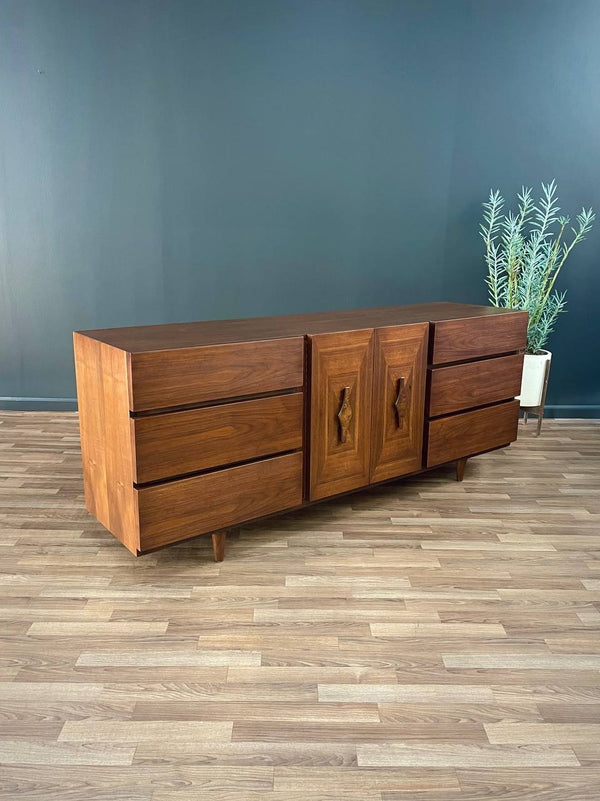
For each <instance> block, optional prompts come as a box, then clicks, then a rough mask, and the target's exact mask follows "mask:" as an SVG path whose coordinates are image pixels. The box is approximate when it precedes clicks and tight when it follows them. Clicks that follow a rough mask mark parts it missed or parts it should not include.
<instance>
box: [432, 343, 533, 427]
mask: <svg viewBox="0 0 600 801" xmlns="http://www.w3.org/2000/svg"><path fill="white" fill-rule="evenodd" d="M522 371H523V354H521V353H515V354H513V355H512V356H500V357H499V358H496V359H485V360H484V361H481V362H472V363H469V364H457V365H454V366H452V367H434V368H433V369H432V370H430V371H429V373H430V392H429V416H430V417H437V416H439V415H442V414H451V413H452V412H458V411H460V410H461V409H470V408H472V407H473V406H484V405H485V404H487V403H497V402H498V401H502V400H507V399H509V398H514V397H515V396H516V395H518V394H519V392H520V390H521V373H522Z"/></svg>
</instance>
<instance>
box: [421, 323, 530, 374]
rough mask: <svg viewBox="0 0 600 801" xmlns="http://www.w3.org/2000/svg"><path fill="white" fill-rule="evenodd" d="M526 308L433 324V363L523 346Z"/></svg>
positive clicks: (525, 334) (470, 357) (484, 354)
mask: <svg viewBox="0 0 600 801" xmlns="http://www.w3.org/2000/svg"><path fill="white" fill-rule="evenodd" d="M527 318H528V315H527V312H514V313H512V314H498V315H490V316H488V317H469V318H463V319H461V320H444V321H442V322H437V323H434V324H433V352H432V359H431V361H432V363H433V364H445V363H448V362H460V361H464V360H466V359H478V358H480V357H482V356H493V355H494V354H495V353H509V352H510V351H513V350H522V349H523V348H525V344H526V341H527Z"/></svg>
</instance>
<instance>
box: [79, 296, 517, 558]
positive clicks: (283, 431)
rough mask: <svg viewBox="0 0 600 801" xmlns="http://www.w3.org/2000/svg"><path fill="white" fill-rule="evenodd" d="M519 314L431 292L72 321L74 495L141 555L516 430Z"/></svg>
mask: <svg viewBox="0 0 600 801" xmlns="http://www.w3.org/2000/svg"><path fill="white" fill-rule="evenodd" d="M526 329H527V314H526V313H525V312H514V311H509V310H504V309H495V308H488V307H485V306H470V305H464V304H456V303H430V304H424V305H415V306H391V307H384V308H377V309H356V310H353V311H345V312H333V313H329V314H328V313H319V314H301V315H290V316H286V317H262V318H251V319H246V320H224V321H214V322H198V323H182V324H175V325H157V326H136V327H130V328H112V329H104V330H96V331H81V332H76V333H75V334H74V347H75V365H76V373H77V396H78V401H79V415H80V426H81V447H82V454H83V474H84V484H85V497H86V504H87V508H88V509H89V511H90V512H91V513H92V514H93V515H95V516H96V517H97V519H98V520H99V521H100V522H101V523H102V524H103V525H104V526H106V528H107V529H109V531H111V532H112V533H113V534H114V535H115V536H116V537H117V538H118V539H119V540H120V541H121V542H122V543H123V544H124V545H125V546H126V547H127V548H128V549H129V550H130V551H131V552H132V553H134V554H136V555H138V554H142V553H145V552H148V551H151V550H153V549H155V548H159V547H161V546H164V545H168V544H169V543H173V542H178V541H180V540H185V539H187V538H189V537H194V536H196V535H198V534H207V533H210V534H212V536H213V547H214V552H215V558H216V559H217V560H221V559H222V558H223V554H224V546H225V532H226V530H227V529H228V528H231V527H234V526H237V525H240V524H242V523H246V522H249V521H251V520H256V519H258V518H261V517H265V516H267V515H272V514H275V513H278V512H283V511H285V510H289V509H294V508H296V507H300V506H302V505H304V504H308V503H311V502H313V501H318V500H322V499H324V498H329V497H331V496H333V495H338V494H340V493H345V492H349V491H351V490H356V489H359V488H361V487H366V486H368V485H370V484H374V483H378V482H382V481H389V480H390V479H394V478H398V477H399V476H405V475H409V474H412V473H416V472H419V471H421V470H425V469H427V468H430V467H434V466H436V465H440V464H445V463H447V462H456V463H457V478H459V480H460V479H461V478H462V473H463V471H464V466H465V463H466V459H467V458H468V457H470V456H473V455H476V454H478V453H482V452H484V451H489V450H492V449H495V448H499V447H502V446H505V445H508V444H509V443H510V442H512V441H513V440H514V439H516V436H517V421H518V415H519V404H518V401H516V400H514V397H515V395H517V394H518V393H519V389H520V381H521V370H522V364H523V355H522V351H523V349H524V347H525V341H526Z"/></svg>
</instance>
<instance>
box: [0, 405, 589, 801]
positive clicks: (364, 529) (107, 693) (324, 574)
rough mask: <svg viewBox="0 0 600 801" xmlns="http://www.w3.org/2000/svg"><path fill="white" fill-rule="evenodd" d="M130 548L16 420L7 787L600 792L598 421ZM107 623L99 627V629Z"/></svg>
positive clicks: (429, 794)
mask: <svg viewBox="0 0 600 801" xmlns="http://www.w3.org/2000/svg"><path fill="white" fill-rule="evenodd" d="M452 479H453V465H450V464H448V465H446V466H443V467H440V468H437V469H436V470H434V471H432V472H430V473H428V474H420V475H416V476H413V477H411V478H409V479H406V480H404V481H402V482H398V483H396V484H393V485H385V486H379V487H377V488H372V489H370V490H365V491H362V492H359V493H356V494H354V495H353V496H349V497H342V498H340V499H336V500H334V501H330V502H329V503H327V504H322V505H318V506H314V507H309V508H303V509H300V510H296V511H293V512H290V513H288V514H286V515H284V516H281V517H277V518H273V519H270V520H267V521H263V522H261V523H254V524H251V525H248V526H245V527H243V528H242V529H241V530H239V531H237V532H234V533H233V534H231V535H229V537H228V558H227V560H226V561H225V562H222V563H218V564H215V563H214V562H213V561H212V558H211V555H212V552H211V542H210V538H209V537H199V538H197V539H194V540H190V541H187V542H184V543H181V544H178V545H176V546H174V547H173V548H170V549H167V550H163V551H158V552H156V553H153V554H151V555H149V556H143V557H141V558H139V559H137V560H136V559H133V557H131V555H130V554H128V553H127V551H125V550H124V549H122V548H121V546H120V544H119V543H118V542H117V541H116V540H115V539H114V538H113V537H112V536H111V535H110V534H109V533H108V532H107V531H106V530H105V529H104V528H103V527H102V526H101V525H100V524H99V523H97V522H96V521H95V520H93V519H91V518H90V517H89V515H88V514H87V513H86V511H85V507H84V494H83V485H82V480H81V470H80V448H79V436H78V426H77V416H76V415H75V414H71V413H37V412H36V413H34V412H7V413H1V414H0V610H1V613H0V621H1V622H0V762H1V763H2V768H1V770H0V798H6V799H10V801H14V800H15V799H24V800H25V801H33V799H37V800H39V799H44V801H63V800H64V799H69V801H90V799H102V801H174V799H177V801H197V800H198V799H202V801H205V799H206V801H401V800H402V801H408V799H414V801H417V799H419V801H434V799H435V801H449V799H454V801H486V799H490V801H491V800H492V799H506V800H507V801H509V800H510V801H517V800H518V801H521V800H522V799H532V801H534V800H535V801H595V799H596V798H597V797H598V795H599V793H600V772H599V768H600V749H599V748H598V728H599V726H600V717H599V715H598V710H599V709H600V673H599V669H600V661H599V660H600V636H599V633H600V613H599V608H600V606H599V605H600V583H599V581H600V579H599V576H600V559H599V553H600V527H599V525H598V522H599V520H600V495H599V493H598V492H597V490H596V488H597V487H598V485H599V482H600V422H596V421H568V420H559V421H555V420H548V421H546V423H545V425H544V431H543V434H542V436H541V437H540V438H538V439H536V438H535V437H533V436H532V431H531V430H530V429H529V428H527V427H525V428H523V427H521V431H520V436H519V440H518V442H516V443H515V444H514V445H513V446H512V447H511V448H510V449H508V450H506V451H501V452H494V453H488V454H484V455H482V456H480V457H478V458H477V459H474V460H472V461H470V462H469V465H468V468H467V471H466V473H465V476H464V480H463V482H462V483H456V482H455V481H453V480H452ZM95 627H96V628H95Z"/></svg>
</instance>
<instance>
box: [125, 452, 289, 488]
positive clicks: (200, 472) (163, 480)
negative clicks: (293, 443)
mask: <svg viewBox="0 0 600 801" xmlns="http://www.w3.org/2000/svg"><path fill="white" fill-rule="evenodd" d="M292 453H302V448H294V449H292V450H287V451H277V452H275V453H269V454H265V455H264V456H260V457H259V458H257V459H244V460H242V461H240V462H227V464H221V465H218V466H216V467H209V468H207V469H206V470H194V471H193V472H191V473H179V474H177V475H175V476H169V477H168V478H159V479H156V481H145V482H143V483H141V484H138V483H136V482H135V481H134V482H133V486H134V488H135V489H146V488H147V487H162V486H163V485H164V484H172V483H173V482H174V481H181V479H182V478H195V477H196V476H206V475H208V474H209V473H218V472H220V471H221V470H229V468H230V467H243V466H244V465H246V464H258V463H259V462H265V461H267V459H273V458H275V457H276V456H289V455H290V454H292Z"/></svg>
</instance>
